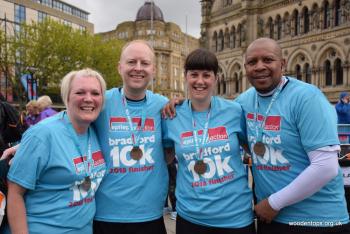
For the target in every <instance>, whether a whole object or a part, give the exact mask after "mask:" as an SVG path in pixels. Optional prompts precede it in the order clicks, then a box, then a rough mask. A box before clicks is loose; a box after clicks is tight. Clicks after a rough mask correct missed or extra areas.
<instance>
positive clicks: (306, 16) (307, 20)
mask: <svg viewBox="0 0 350 234" xmlns="http://www.w3.org/2000/svg"><path fill="white" fill-rule="evenodd" d="M303 18H304V33H308V32H309V31H310V18H309V10H308V9H307V8H305V9H304V12H303Z"/></svg>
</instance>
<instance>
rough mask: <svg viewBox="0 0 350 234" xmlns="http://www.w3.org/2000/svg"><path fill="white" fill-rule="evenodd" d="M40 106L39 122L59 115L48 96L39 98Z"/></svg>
mask: <svg viewBox="0 0 350 234" xmlns="http://www.w3.org/2000/svg"><path fill="white" fill-rule="evenodd" d="M37 102H38V105H39V109H40V115H39V121H41V120H43V119H46V118H48V117H50V116H53V115H55V114H56V113H57V111H55V110H54V109H53V108H52V107H51V106H52V101H51V98H50V97H49V96H47V95H44V96H41V97H39V98H38V101H37Z"/></svg>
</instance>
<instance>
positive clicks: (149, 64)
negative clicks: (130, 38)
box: [118, 41, 155, 98]
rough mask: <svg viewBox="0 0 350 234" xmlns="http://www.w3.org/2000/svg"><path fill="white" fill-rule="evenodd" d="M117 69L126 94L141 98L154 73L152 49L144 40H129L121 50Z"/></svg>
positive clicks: (130, 96)
mask: <svg viewBox="0 0 350 234" xmlns="http://www.w3.org/2000/svg"><path fill="white" fill-rule="evenodd" d="M118 70H119V74H120V75H121V77H122V79H123V87H124V90H125V94H126V96H127V97H129V98H143V97H144V95H145V91H146V88H147V86H148V84H149V82H150V81H151V80H152V79H153V77H154V74H155V66H154V53H153V51H152V50H151V48H150V47H149V46H148V45H146V44H145V42H141V41H135V42H131V43H130V44H129V45H128V46H127V47H126V48H124V50H123V51H122V54H121V57H120V61H119V66H118Z"/></svg>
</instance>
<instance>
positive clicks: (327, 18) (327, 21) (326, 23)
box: [323, 1, 331, 28]
mask: <svg viewBox="0 0 350 234" xmlns="http://www.w3.org/2000/svg"><path fill="white" fill-rule="evenodd" d="M323 20H324V21H323V28H328V27H330V25H331V10H330V8H329V3H328V1H326V2H325V4H324V9H323Z"/></svg>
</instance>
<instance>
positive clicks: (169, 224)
mask: <svg viewBox="0 0 350 234" xmlns="http://www.w3.org/2000/svg"><path fill="white" fill-rule="evenodd" d="M164 222H165V227H166V231H167V233H168V234H175V222H176V221H175V220H171V219H170V214H166V215H164Z"/></svg>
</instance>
